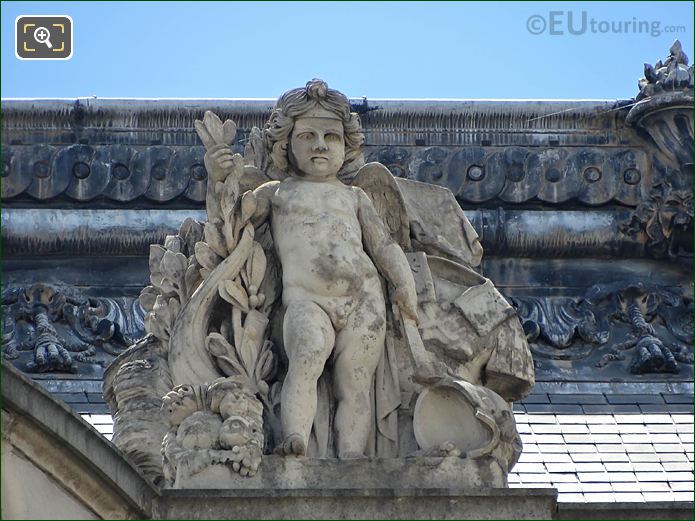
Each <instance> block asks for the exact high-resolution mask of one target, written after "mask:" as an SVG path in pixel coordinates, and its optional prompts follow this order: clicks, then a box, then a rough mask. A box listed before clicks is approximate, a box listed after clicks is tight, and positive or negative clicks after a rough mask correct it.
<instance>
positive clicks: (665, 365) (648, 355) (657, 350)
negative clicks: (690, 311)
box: [630, 336, 679, 374]
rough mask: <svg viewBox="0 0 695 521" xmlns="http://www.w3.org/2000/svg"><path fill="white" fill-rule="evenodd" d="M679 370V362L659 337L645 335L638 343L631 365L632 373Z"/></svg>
mask: <svg viewBox="0 0 695 521" xmlns="http://www.w3.org/2000/svg"><path fill="white" fill-rule="evenodd" d="M678 371H679V367H678V363H677V362H676V359H675V357H674V356H673V353H671V351H670V350H669V349H668V348H666V347H664V345H663V344H662V343H661V341H660V340H659V339H658V338H655V337H653V336H643V337H642V338H640V340H639V342H638V343H637V349H636V351H635V356H634V358H633V359H632V364H631V365H630V372H631V373H632V374H644V373H673V374H677V373H678Z"/></svg>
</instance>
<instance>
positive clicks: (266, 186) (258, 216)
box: [251, 181, 280, 227]
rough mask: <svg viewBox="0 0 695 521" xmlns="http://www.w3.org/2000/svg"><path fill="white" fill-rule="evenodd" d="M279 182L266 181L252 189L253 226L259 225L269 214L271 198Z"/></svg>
mask: <svg viewBox="0 0 695 521" xmlns="http://www.w3.org/2000/svg"><path fill="white" fill-rule="evenodd" d="M279 184H280V181H268V182H267V183H263V184H262V185H261V186H259V187H258V188H256V189H255V190H254V191H253V195H255V196H256V211H255V212H254V213H253V216H252V217H251V222H252V223H253V226H254V227H258V226H260V225H261V224H262V223H263V221H265V220H266V219H268V217H269V216H270V208H271V199H272V197H273V195H274V194H275V191H276V190H277V188H278V185H279Z"/></svg>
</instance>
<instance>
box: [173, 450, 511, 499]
mask: <svg viewBox="0 0 695 521" xmlns="http://www.w3.org/2000/svg"><path fill="white" fill-rule="evenodd" d="M452 484H456V487H458V488H464V489H470V490H474V489H480V488H487V487H493V488H503V487H506V486H507V482H506V471H505V470H503V469H502V468H501V467H500V465H499V464H498V463H497V461H496V460H495V459H494V458H492V457H490V458H481V459H468V458H460V457H456V456H450V457H444V458H443V457H413V458H405V459H398V458H375V459H359V460H358V459H355V460H337V459H317V458H298V457H282V456H277V455H271V456H265V457H264V458H263V464H262V465H261V466H260V468H259V469H258V473H257V474H255V475H254V476H253V477H251V478H244V477H242V476H239V474H238V473H236V472H234V471H233V470H232V469H231V468H229V467H227V466H224V465H213V466H211V467H208V468H206V469H205V470H203V471H202V472H201V473H200V475H198V476H196V477H195V479H182V480H180V481H177V483H176V486H175V488H177V489H192V488H195V489H210V488H218V489H231V490H247V489H248V490H285V491H289V490H323V491H327V490H337V491H341V490H342V491H345V490H350V489H363V490H370V489H384V488H394V489H416V490H427V489H446V488H449V487H451V486H452Z"/></svg>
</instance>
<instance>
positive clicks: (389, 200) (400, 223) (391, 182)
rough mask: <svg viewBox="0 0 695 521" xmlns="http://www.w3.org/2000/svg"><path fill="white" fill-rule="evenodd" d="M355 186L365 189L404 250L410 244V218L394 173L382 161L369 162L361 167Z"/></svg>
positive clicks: (392, 235)
mask: <svg viewBox="0 0 695 521" xmlns="http://www.w3.org/2000/svg"><path fill="white" fill-rule="evenodd" d="M352 185H353V186H358V187H360V188H361V189H362V190H364V191H365V193H366V194H367V196H369V198H370V199H371V200H372V203H373V204H374V208H375V209H376V211H377V213H378V214H379V216H380V217H381V220H382V221H383V222H384V224H385V225H386V228H388V230H389V233H390V234H391V237H392V238H393V240H394V241H396V242H397V243H398V244H399V245H400V246H401V248H403V250H404V251H409V250H410V249H411V246H410V220H409V219H408V213H407V212H406V208H405V201H404V200H403V194H401V191H400V189H399V188H398V185H397V184H396V180H395V179H394V177H393V174H391V172H390V171H389V169H388V168H386V167H385V166H384V165H382V164H381V163H367V164H366V165H364V166H363V167H362V168H360V169H359V171H358V172H357V175H356V176H355V179H354V180H353V182H352Z"/></svg>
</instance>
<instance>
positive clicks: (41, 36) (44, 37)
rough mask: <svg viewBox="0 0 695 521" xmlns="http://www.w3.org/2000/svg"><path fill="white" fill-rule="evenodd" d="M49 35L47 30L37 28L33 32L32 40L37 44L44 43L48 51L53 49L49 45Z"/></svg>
mask: <svg viewBox="0 0 695 521" xmlns="http://www.w3.org/2000/svg"><path fill="white" fill-rule="evenodd" d="M50 38H51V33H50V31H49V30H48V29H46V28H45V27H37V28H36V29H35V30H34V40H36V41H37V42H39V43H45V44H46V47H48V48H49V49H53V45H51V41H50Z"/></svg>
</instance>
